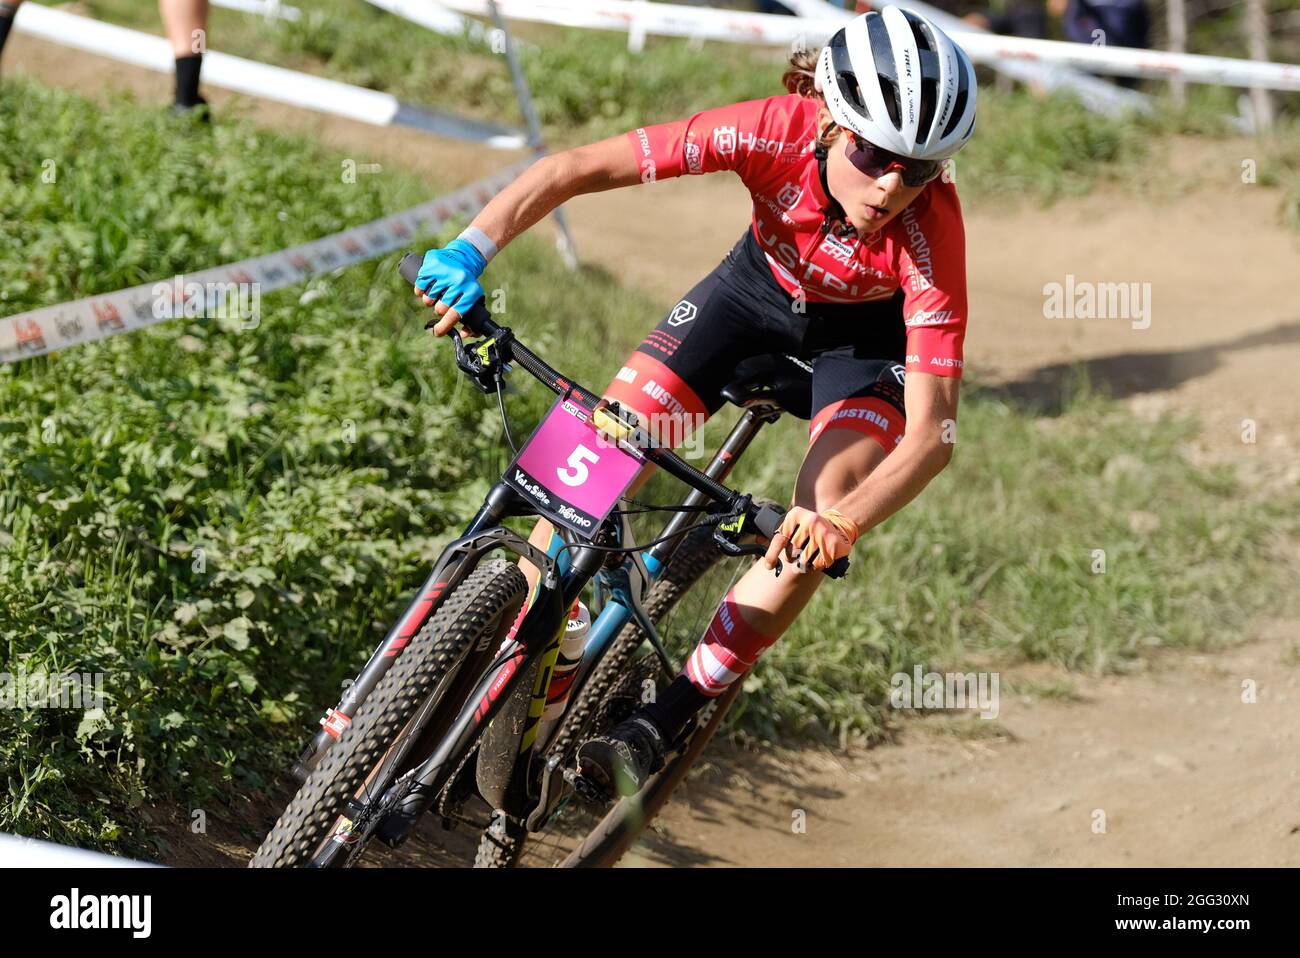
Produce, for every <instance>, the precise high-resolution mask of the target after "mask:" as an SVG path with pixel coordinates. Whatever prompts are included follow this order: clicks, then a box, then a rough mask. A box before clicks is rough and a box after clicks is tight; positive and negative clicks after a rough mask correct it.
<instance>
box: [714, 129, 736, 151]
mask: <svg viewBox="0 0 1300 958" xmlns="http://www.w3.org/2000/svg"><path fill="white" fill-rule="evenodd" d="M713 148H714V149H715V150H717V151H718V152H719V153H735V152H736V128H735V127H734V126H719V127H716V128H714V130H713Z"/></svg>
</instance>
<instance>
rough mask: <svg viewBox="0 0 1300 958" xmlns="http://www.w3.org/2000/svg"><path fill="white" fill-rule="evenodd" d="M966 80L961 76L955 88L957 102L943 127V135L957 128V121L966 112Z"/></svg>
mask: <svg viewBox="0 0 1300 958" xmlns="http://www.w3.org/2000/svg"><path fill="white" fill-rule="evenodd" d="M967 92H968V91H967V90H966V80H965V78H964V77H963V78H962V83H961V86H960V88H959V89H958V90H957V102H956V103H954V104H953V106H952V116H951V117H949V118H948V125H947V126H945V127H944V128H943V135H944V136H947V135H948V134H949V133H951V132H952V131H953V130H955V129H956V128H957V123H958V122H959V121H960V120H961V118H962V115H963V114H964V113H965V112H966V94H967Z"/></svg>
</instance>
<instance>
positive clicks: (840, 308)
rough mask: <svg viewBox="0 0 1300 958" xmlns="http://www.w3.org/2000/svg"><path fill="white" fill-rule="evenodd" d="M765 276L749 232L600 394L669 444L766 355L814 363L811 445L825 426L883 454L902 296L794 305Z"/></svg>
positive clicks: (894, 398)
mask: <svg viewBox="0 0 1300 958" xmlns="http://www.w3.org/2000/svg"><path fill="white" fill-rule="evenodd" d="M797 305H798V306H799V307H801V308H802V310H803V312H800V311H799V310H798V309H796V308H795V306H796V302H795V300H794V299H793V298H792V297H791V296H790V295H789V294H788V293H786V292H785V290H783V289H782V288H781V287H780V286H779V285H777V282H776V279H775V278H774V277H773V276H772V274H771V271H770V269H769V268H768V265H767V262H766V261H765V259H764V257H763V253H762V250H761V249H760V248H759V246H758V243H757V241H756V240H755V239H754V236H753V233H752V231H751V230H748V229H747V230H746V231H745V235H744V236H743V237H742V238H741V240H740V241H739V242H738V243H737V244H736V245H735V246H734V247H733V248H732V250H731V251H730V252H729V253H728V254H727V256H726V258H725V259H723V261H722V262H721V263H720V264H719V265H718V267H717V268H716V269H715V270H713V272H711V273H710V274H709V275H708V276H706V277H705V278H704V279H702V280H701V281H700V282H699V283H697V284H696V285H695V287H694V288H693V289H692V290H691V291H690V292H689V293H687V294H686V296H685V297H684V298H683V299H682V300H681V301H680V302H678V303H677V305H676V306H674V307H673V308H672V309H671V310H670V311H669V312H668V315H666V316H665V317H664V318H663V319H662V320H661V321H660V322H659V325H658V326H656V327H655V328H654V329H653V330H652V331H651V332H650V334H649V335H648V336H646V338H645V339H644V340H643V341H642V342H641V345H640V346H638V347H637V348H636V351H635V352H633V353H632V355H631V356H630V357H628V360H627V363H626V364H625V365H624V366H623V368H622V369H621V370H620V371H619V373H618V375H617V376H615V377H614V379H613V380H612V381H611V382H610V384H609V387H608V388H607V389H606V390H605V393H604V395H605V396H606V397H607V398H609V399H613V400H617V401H618V402H619V403H620V404H621V405H623V406H627V407H630V408H632V409H634V410H636V411H637V412H638V413H640V414H641V415H642V416H644V417H646V418H647V420H649V425H650V427H651V432H652V433H653V434H655V435H656V436H657V437H658V438H659V439H660V440H661V441H664V442H667V443H669V444H670V445H672V446H677V445H680V444H681V442H683V441H684V439H685V438H686V436H688V435H689V434H690V432H691V431H692V430H693V429H695V428H698V427H699V426H700V425H702V424H703V423H704V421H705V420H707V419H708V418H709V416H711V415H713V414H714V413H716V412H717V411H718V410H719V409H720V408H722V406H723V404H724V403H725V400H724V399H723V398H722V395H721V390H722V389H723V387H724V386H726V384H727V383H729V382H731V381H732V380H733V379H734V378H735V377H736V367H737V366H738V365H739V364H740V363H742V362H743V361H744V360H746V359H749V358H751V357H754V356H758V355H762V354H764V353H777V354H784V355H787V356H791V357H794V358H795V359H798V360H801V361H802V362H803V363H805V364H807V365H810V366H811V367H812V387H811V388H812V395H811V397H810V398H811V402H810V403H809V404H807V406H806V411H803V412H801V411H800V410H797V409H793V408H792V409H790V412H792V413H793V414H795V415H800V416H801V418H806V419H809V428H808V431H809V442H810V443H811V442H813V441H815V440H816V438H817V437H818V436H819V435H820V434H821V433H822V431H823V430H825V429H835V428H848V429H854V430H856V431H858V432H861V433H864V434H866V435H869V436H871V437H872V438H873V439H875V440H876V441H877V442H879V443H880V445H881V446H882V447H883V448H884V449H885V452H886V453H888V452H890V451H891V450H892V449H893V448H894V446H895V444H896V443H897V442H898V441H899V440H900V439H901V438H902V437H903V426H904V412H903V382H904V378H905V373H904V367H903V361H904V354H905V347H906V344H907V330H906V328H905V327H904V325H903V293H902V290H899V291H898V292H897V293H895V294H894V296H893V297H892V298H891V299H886V300H879V301H875V302H869V303H813V302H802V303H799V304H797Z"/></svg>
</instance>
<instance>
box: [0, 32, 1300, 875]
mask: <svg viewBox="0 0 1300 958" xmlns="http://www.w3.org/2000/svg"><path fill="white" fill-rule="evenodd" d="M5 57H6V59H5V69H6V71H8V72H27V73H31V74H33V75H35V76H37V77H38V78H40V79H42V80H43V81H45V82H47V83H50V84H52V85H56V86H66V87H75V88H78V89H81V90H83V91H87V92H96V93H100V94H101V95H105V96H107V95H112V94H111V93H110V92H109V90H108V88H109V87H111V88H112V89H120V88H126V89H131V90H133V91H135V92H136V93H137V94H138V95H139V96H140V97H141V98H142V99H143V100H145V101H153V102H158V103H160V104H161V103H164V102H165V100H166V96H167V93H168V88H169V85H170V80H169V79H168V78H166V77H163V76H160V75H157V74H150V73H147V72H145V71H140V70H135V69H132V68H128V67H124V66H122V65H120V64H115V63H109V62H108V61H104V60H101V59H99V58H97V57H92V56H88V55H85V54H81V53H69V52H68V51H66V50H63V49H62V48H59V47H56V46H53V45H51V44H47V43H43V42H40V41H36V40H33V39H31V38H30V37H26V36H23V35H21V34H20V35H17V36H16V37H14V38H12V39H11V40H10V42H9V46H8V49H7V50H6V54H5ZM211 94H212V95H211V99H212V100H213V101H214V104H215V106H216V107H217V108H218V109H222V110H228V109H234V108H236V106H237V108H238V109H240V110H245V111H247V112H248V114H249V115H251V116H252V117H253V118H254V119H256V120H257V121H258V122H259V123H264V124H266V125H268V126H274V127H276V128H281V129H295V130H300V131H303V132H308V133H312V134H314V135H316V136H318V137H319V138H320V139H321V140H322V141H323V142H324V143H325V144H327V145H328V146H330V147H333V148H336V149H340V150H344V151H350V152H351V155H353V156H355V158H356V159H357V161H358V162H380V163H385V162H389V163H396V164H401V165H404V166H406V167H408V168H410V169H414V170H416V171H421V172H427V173H428V174H430V175H431V176H433V177H436V179H437V180H438V181H439V182H441V183H448V184H450V183H461V182H467V181H469V180H471V179H473V178H474V177H476V176H478V175H481V172H482V171H483V170H484V169H485V168H494V167H496V166H499V165H504V164H505V163H507V162H510V161H511V159H513V157H514V156H516V155H518V154H509V153H507V154H502V155H501V156H500V157H497V156H493V155H491V154H492V151H485V150H480V149H475V148H473V147H470V146H467V145H465V144H458V143H451V142H448V141H439V140H434V139H432V138H430V137H427V136H424V135H422V134H418V133H414V132H409V131H405V130H389V129H378V128H372V127H367V126H365V125H362V124H358V123H353V122H350V121H345V120H339V119H336V118H328V117H321V116H318V115H314V114H308V113H305V112H303V111H299V110H294V109H291V108H287V107H281V106H277V105H274V104H267V103H261V102H256V101H252V100H249V99H248V98H244V97H238V98H236V97H231V96H229V95H226V94H223V93H221V92H220V91H211ZM235 100H238V104H237V105H236V104H235V103H234V102H233V101H235ZM1184 145H1185V146H1186V148H1185V149H1181V148H1180V149H1179V150H1178V151H1177V152H1174V153H1171V156H1170V162H1171V163H1172V164H1173V172H1174V174H1175V175H1172V176H1171V177H1170V185H1169V186H1168V187H1167V188H1165V189H1164V190H1163V191H1161V192H1159V193H1158V194H1155V195H1152V194H1148V195H1144V196H1143V197H1141V198H1140V199H1136V198H1135V197H1133V196H1127V195H1124V194H1121V193H1118V192H1116V193H1110V194H1106V193H1103V194H1097V195H1093V196H1091V197H1089V198H1087V199H1085V200H1082V201H1073V202H1069V203H1062V204H1058V205H1057V206H1055V207H1053V208H1051V209H1046V210H1044V209H1039V208H1036V207H1033V206H1029V205H1019V206H1012V207H1010V208H1002V207H1000V206H995V205H992V204H971V205H970V206H969V208H968V211H967V212H968V226H967V230H968V237H969V257H968V259H969V262H968V265H969V272H970V277H971V299H972V303H973V304H974V307H973V315H972V319H971V324H970V333H969V337H968V340H967V361H968V367H969V370H970V374H971V376H972V378H974V379H976V380H978V381H980V382H984V383H988V384H991V385H995V386H998V387H1000V388H1003V389H1005V390H1006V391H1007V393H1008V394H1009V395H1011V396H1013V397H1019V398H1025V399H1033V400H1036V401H1044V400H1050V398H1051V397H1052V396H1053V395H1054V394H1055V391H1056V390H1057V388H1058V387H1059V385H1060V384H1061V382H1062V381H1063V380H1064V378H1065V376H1066V375H1067V374H1068V371H1069V367H1070V366H1071V364H1074V363H1076V362H1079V361H1082V362H1083V363H1084V364H1085V365H1086V367H1087V368H1088V370H1089V372H1090V373H1091V375H1092V376H1093V378H1094V380H1095V381H1098V382H1101V383H1104V384H1105V385H1106V386H1107V387H1108V388H1109V389H1110V390H1111V391H1112V392H1114V393H1115V394H1116V395H1118V396H1120V397H1122V398H1124V399H1125V401H1126V402H1128V403H1129V404H1130V405H1131V406H1132V408H1133V409H1134V411H1135V412H1136V413H1146V412H1152V411H1158V410H1160V409H1164V408H1178V409H1183V410H1190V411H1193V412H1195V413H1197V414H1199V415H1200V417H1201V421H1202V423H1203V426H1204V429H1203V431H1202V434H1201V436H1200V437H1199V438H1198V440H1197V442H1196V443H1195V448H1194V449H1193V450H1192V452H1193V453H1194V454H1196V455H1200V456H1203V457H1205V458H1207V459H1218V460H1222V459H1229V460H1231V461H1233V462H1235V463H1237V464H1239V465H1241V466H1242V467H1243V472H1244V474H1245V475H1247V476H1248V477H1251V478H1253V479H1254V480H1255V481H1258V482H1260V483H1264V484H1272V483H1279V484H1286V485H1288V486H1291V487H1294V485H1295V483H1296V482H1297V481H1300V457H1297V456H1296V455H1295V452H1294V449H1295V446H1296V443H1297V442H1300V402H1297V401H1296V399H1295V396H1294V392H1293V390H1292V389H1291V388H1290V387H1291V386H1292V385H1293V383H1294V380H1295V376H1296V373H1297V371H1298V370H1300V306H1297V305H1295V303H1296V301H1295V298H1294V296H1295V293H1294V282H1295V266H1296V264H1297V263H1300V238H1298V237H1297V236H1296V234H1294V233H1291V232H1288V231H1286V230H1285V229H1283V228H1281V227H1280V226H1279V225H1277V209H1278V195H1277V193H1276V192H1275V191H1274V190H1271V189H1268V188H1266V187H1262V186H1253V185H1243V184H1242V183H1241V180H1240V169H1241V160H1242V159H1243V158H1247V157H1249V156H1250V146H1249V144H1248V143H1244V142H1243V143H1240V144H1236V143H1217V144H1203V143H1188V144H1184ZM485 153H486V154H487V155H486V156H485V155H484V154H485ZM655 190H656V193H655V194H654V197H653V199H650V198H648V197H647V196H646V194H645V193H644V192H643V191H636V190H624V191H616V192H614V193H608V194H602V195H600V196H593V197H584V198H580V199H578V200H577V201H575V202H573V203H572V204H571V205H570V216H571V219H572V222H573V225H574V229H575V232H576V236H577V243H578V246H579V251H580V253H581V254H582V255H583V257H584V258H585V259H586V260H587V261H588V262H595V263H598V264H599V265H601V266H603V267H604V268H606V269H608V270H610V271H611V272H613V273H615V274H617V275H619V276H620V277H622V278H623V279H625V280H626V281H628V282H630V283H633V284H636V285H639V286H641V287H643V288H645V289H647V290H648V291H650V292H652V293H654V294H656V295H658V296H660V297H662V299H663V301H664V303H665V305H668V304H670V303H671V302H672V301H675V299H676V298H677V297H678V296H679V295H680V294H681V292H682V291H684V290H685V289H687V288H689V286H690V285H691V284H693V283H694V282H695V281H696V280H697V279H698V278H699V277H700V276H702V275H703V274H704V273H705V272H706V271H707V270H708V269H710V268H711V267H712V266H713V265H714V264H715V263H716V262H717V261H718V259H720V258H721V256H722V255H723V254H724V253H725V251H726V250H727V248H728V247H729V246H730V244H731V243H732V242H733V241H734V240H735V239H736V237H737V236H739V235H740V232H741V230H742V229H743V228H744V225H745V223H746V221H747V217H748V202H747V198H746V196H745V194H744V191H743V189H742V188H741V187H740V186H739V185H738V184H737V183H735V182H734V181H730V180H729V179H728V178H724V177H706V178H690V179H682V180H677V181H670V182H667V183H661V184H657V185H656V186H655ZM651 251H653V252H651ZM1071 274H1072V275H1073V276H1074V277H1075V279H1076V281H1093V282H1137V283H1139V284H1141V283H1150V287H1149V289H1150V307H1151V309H1150V324H1149V326H1146V328H1135V327H1134V323H1133V322H1131V321H1130V320H1127V319H1105V320H1103V319H1091V320H1087V319H1080V320H1070V319H1046V318H1044V316H1043V303H1044V292H1043V287H1044V285H1045V284H1048V283H1053V282H1055V283H1065V282H1066V278H1067V275H1071ZM1138 325H1143V322H1142V321H1139V323H1138ZM1247 419H1249V420H1253V421H1254V423H1255V427H1256V430H1257V441H1256V442H1255V443H1253V444H1248V443H1243V442H1242V429H1243V420H1247ZM1211 627H1212V624H1209V623H1207V628H1211ZM1246 638H1247V639H1248V640H1247V641H1244V642H1243V643H1242V644H1240V645H1237V646H1235V647H1233V648H1231V649H1228V650H1226V651H1224V652H1221V653H1217V654H1215V655H1209V656H1201V655H1164V656H1160V657H1158V658H1156V659H1154V660H1153V661H1150V662H1147V663H1143V666H1144V667H1143V668H1140V669H1139V670H1138V671H1137V673H1136V674H1131V675H1126V676H1123V677H1108V678H1103V679H1092V678H1087V677H1081V676H1078V675H1069V674H1065V673H1057V672H1055V671H1054V670H1052V669H1049V668H1045V667H1042V666H1018V667H1013V668H1010V669H1005V670H1004V671H1003V673H1002V682H1003V695H1002V708H1001V714H1000V716H999V719H998V721H997V722H995V723H984V722H980V721H978V720H965V719H951V720H949V719H944V718H938V719H935V718H929V719H924V720H912V719H902V720H900V721H899V722H898V723H897V736H896V739H895V741H894V742H893V743H891V744H889V745H885V746H881V747H877V748H874V749H871V750H849V751H847V752H843V751H833V752H832V751H829V750H824V749H815V748H809V749H802V750H798V751H792V750H788V749H764V750H762V751H760V752H754V753H748V752H744V751H742V750H740V749H738V748H734V747H722V746H719V747H715V748H714V749H713V750H712V751H711V752H710V756H711V757H710V760H709V761H708V762H707V763H706V764H705V765H704V766H702V767H701V768H700V769H698V770H697V773H696V774H695V775H693V777H692V778H691V779H690V780H689V781H688V782H687V784H686V785H685V786H684V787H683V788H682V789H681V791H680V793H679V794H678V796H677V797H676V798H675V800H674V801H673V803H672V804H671V806H670V807H669V808H668V810H667V811H666V812H665V814H664V815H663V816H662V818H661V820H660V821H659V822H658V823H657V824H656V826H655V827H654V828H653V830H652V833H651V834H648V835H647V836H646V838H645V840H644V841H643V842H642V843H641V844H640V845H639V846H638V848H637V849H636V850H634V852H633V853H631V854H630V855H629V856H628V859H627V862H628V863H629V864H749V865H764V864H792V865H849V864H871V865H1043V864H1050V865H1094V864H1109V865H1130V864H1131V865H1300V787H1298V786H1300V782H1297V774H1298V772H1297V769H1298V768H1300V762H1297V759H1298V758H1300V676H1298V673H1297V666H1298V665H1300V623H1297V622H1295V621H1294V620H1291V621H1282V620H1275V621H1270V622H1266V623H1264V624H1263V626H1262V628H1261V630H1260V634H1259V635H1258V636H1250V637H1246ZM1248 681H1249V682H1253V683H1255V687H1256V689H1257V701H1256V702H1254V703H1253V704H1247V703H1244V702H1243V701H1242V694H1243V682H1248ZM1018 683H1020V684H1022V687H1024V686H1023V683H1036V684H1038V685H1039V687H1042V686H1043V685H1045V684H1046V685H1053V684H1054V685H1062V684H1063V685H1065V686H1068V687H1069V688H1070V689H1071V690H1072V692H1071V694H1070V695H1067V696H1065V697H1041V696H1028V695H1021V694H1018V693H1016V692H1015V691H1014V689H1015V687H1016V685H1017V684H1018ZM797 810H802V811H803V812H804V813H806V830H805V831H804V832H803V833H801V834H800V833H796V832H795V831H793V830H792V827H791V826H792V822H793V821H794V817H793V816H794V815H795V813H796V811H797ZM1097 810H1101V811H1102V812H1104V814H1105V831H1104V833H1098V832H1095V831H1094V821H1095V813H1096V811H1097ZM275 811H276V810H275V809H274V808H272V807H270V806H269V805H265V804H263V805H259V806H257V807H250V808H249V809H248V815H247V820H248V822H250V823H252V822H257V821H262V822H269V821H270V820H272V819H273V818H274V817H275ZM165 817H166V816H164V818H165ZM162 831H163V833H164V834H167V835H168V836H169V837H170V838H171V839H172V841H173V849H172V851H171V852H170V853H169V855H168V858H169V860H171V861H173V862H175V863H177V864H217V863H231V864H234V863H239V862H240V861H241V860H243V859H246V857H247V856H248V855H249V853H250V852H251V849H252V846H253V845H255V844H256V838H250V834H249V832H248V829H247V827H235V826H233V825H230V826H223V825H222V824H221V823H219V822H218V823H215V824H214V828H213V831H212V833H211V837H210V838H209V839H207V840H204V841H196V840H194V839H193V837H192V836H189V835H188V831H187V830H185V829H183V828H179V827H166V826H163V827H162ZM402 859H403V860H404V861H406V862H409V863H412V864H417V863H431V862H433V861H435V860H436V855H433V854H432V853H429V852H427V851H421V850H420V848H419V845H418V844H413V845H412V846H408V848H407V849H404V850H403V853H402Z"/></svg>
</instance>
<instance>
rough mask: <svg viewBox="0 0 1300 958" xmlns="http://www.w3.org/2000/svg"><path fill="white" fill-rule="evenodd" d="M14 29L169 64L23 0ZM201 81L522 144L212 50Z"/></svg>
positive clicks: (139, 37)
mask: <svg viewBox="0 0 1300 958" xmlns="http://www.w3.org/2000/svg"><path fill="white" fill-rule="evenodd" d="M14 27H15V29H17V30H19V31H20V32H23V33H30V34H31V35H32V36H36V37H40V38H41V39H43V40H49V41H51V42H53V43H58V44H62V45H63V46H69V47H75V48H77V49H79V50H87V51H89V52H91V53H96V54H99V55H100V56H104V57H109V58H110V59H113V60H120V61H122V62H123V63H131V64H134V65H135V66H139V67H144V68H145V69H146V70H156V71H158V72H159V73H171V72H172V71H173V70H174V69H175V58H174V57H173V55H172V51H171V46H170V45H169V44H168V43H167V41H166V40H164V39H163V38H162V37H156V36H153V35H151V34H148V33H141V32H140V31H138V30H128V29H127V28H126V27H118V26H114V25H113V24H110V23H101V22H100V21H98V20H91V19H89V18H88V17H80V16H77V15H76V14H74V13H67V12H65V11H63V10H52V9H50V8H49V7H43V6H41V5H40V4H37V3H32V2H31V0H28V2H26V3H24V4H23V5H22V6H20V7H19V8H18V14H17V16H16V17H15V18H14ZM203 81H204V82H205V83H208V84H211V85H212V86H216V87H222V88H224V89H227V90H234V91H235V92H236V93H247V94H250V95H252V96H257V97H262V98H263V99H267V100H276V101H278V102H280V103H288V104H291V105H292V106H297V107H303V108H305V109H308V110H316V111H319V112H321V113H333V114H336V115H338V116H344V117H347V118H348V119H350V120H359V121H360V122H362V123H369V124H372V125H374V126H394V125H397V126H409V127H412V128H414V129H418V130H424V131H425V132H428V133H435V134H438V135H441V136H449V137H454V138H456V139H461V140H470V141H472V142H475V143H483V144H485V145H487V146H491V147H494V148H497V149H506V150H515V149H521V148H522V147H523V146H524V145H525V143H526V138H525V136H524V135H523V133H521V132H520V131H519V130H515V129H511V128H508V127H503V126H498V125H496V124H494V123H483V122H480V121H478V120H469V119H465V118H464V117H459V116H454V115H452V114H450V113H443V112H441V111H439V110H431V109H427V108H425V107H417V106H411V105H410V104H407V103H402V102H401V101H400V100H398V99H397V98H396V97H395V96H393V95H392V94H391V93H381V92H380V91H378V90H366V89H363V88H362V87H358V86H352V85H350V84H347V83H340V82H338V81H337V80H327V79H325V78H324V77H317V76H311V75H309V74H306V73H298V72H297V71H295V70H286V69H284V68H283V67H276V66H271V65H269V64H266V63H258V62H257V61H256V60H245V59H244V58H243V57H236V56H231V55H230V54H228V53H217V52H216V51H214V50H208V51H206V52H205V53H204V54H203Z"/></svg>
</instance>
